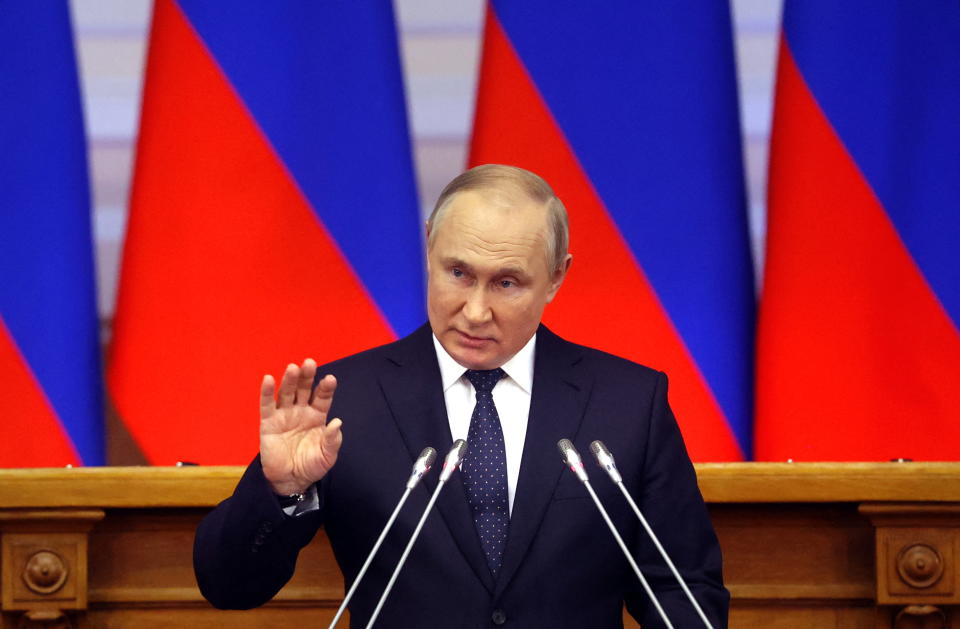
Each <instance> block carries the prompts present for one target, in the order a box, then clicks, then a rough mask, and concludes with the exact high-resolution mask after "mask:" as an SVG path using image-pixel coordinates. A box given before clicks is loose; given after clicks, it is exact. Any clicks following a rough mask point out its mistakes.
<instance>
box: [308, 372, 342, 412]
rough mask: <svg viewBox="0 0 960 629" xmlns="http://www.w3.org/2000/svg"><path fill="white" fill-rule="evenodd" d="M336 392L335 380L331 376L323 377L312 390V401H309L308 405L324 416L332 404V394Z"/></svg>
mask: <svg viewBox="0 0 960 629" xmlns="http://www.w3.org/2000/svg"><path fill="white" fill-rule="evenodd" d="M336 390H337V379H336V378H335V377H334V376H333V375H331V374H327V375H325V376H324V377H323V378H321V379H320V382H318V383H317V387H316V388H315V389H314V390H313V400H311V401H310V405H311V406H313V408H315V409H317V410H318V411H320V412H321V413H323V414H326V413H327V412H328V411H329V410H330V404H332V403H333V392H334V391H336Z"/></svg>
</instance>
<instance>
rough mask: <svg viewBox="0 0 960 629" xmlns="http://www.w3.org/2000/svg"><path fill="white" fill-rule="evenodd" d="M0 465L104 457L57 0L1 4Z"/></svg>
mask: <svg viewBox="0 0 960 629" xmlns="http://www.w3.org/2000/svg"><path fill="white" fill-rule="evenodd" d="M0 276H2V278H3V280H2V281H0V381H2V382H3V383H4V390H5V393H4V396H3V399H4V405H3V406H4V410H3V419H2V420H0V467H37V466H51V467H52V466H63V465H67V464H72V465H78V464H86V465H99V464H102V463H103V462H104V438H103V412H102V396H103V394H102V389H103V386H102V380H101V368H100V342H99V324H98V321H97V310H96V301H95V286H94V284H95V282H94V262H93V250H92V238H91V215H90V190H89V182H88V174H87V154H86V139H85V136H84V128H83V115H82V107H81V101H80V88H79V82H78V79H77V67H76V59H75V54H74V48H73V34H72V31H71V26H70V13H69V9H68V6H67V3H66V1H63V0H51V1H50V2H31V1H30V0H10V1H8V2H3V3H2V4H0Z"/></svg>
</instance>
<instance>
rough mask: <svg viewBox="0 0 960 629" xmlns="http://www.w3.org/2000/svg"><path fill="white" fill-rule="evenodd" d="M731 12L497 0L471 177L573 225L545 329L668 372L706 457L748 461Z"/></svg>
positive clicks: (697, 6)
mask: <svg viewBox="0 0 960 629" xmlns="http://www.w3.org/2000/svg"><path fill="white" fill-rule="evenodd" d="M740 143H741V139H740V127H739V114H738V107H737V92H736V76H735V69H734V56H733V42H732V34H731V23H730V10H729V7H728V5H727V3H726V2H712V3H706V4H704V3H692V2H636V1H634V0H622V1H614V2H600V3H596V2H593V3H589V2H565V3H556V2H551V1H549V0H536V1H529V2H508V1H499V0H494V1H493V2H492V3H491V4H490V6H489V8H488V12H487V22H486V33H485V40H484V47H483V55H482V65H481V77H480V86H479V94H478V98H477V111H476V120H475V126H474V135H473V145H472V150H471V154H470V162H471V164H479V163H486V162H494V163H504V164H512V165H516V166H521V167H524V168H528V169H530V170H532V171H534V172H536V173H538V174H539V175H541V176H543V177H544V178H545V179H546V180H547V181H549V182H550V183H551V185H552V186H553V187H554V189H555V191H556V192H557V194H558V196H559V197H560V198H561V199H562V200H563V202H564V204H565V205H566V207H567V210H568V212H569V214H570V231H571V244H570V250H571V252H572V253H573V255H574V263H573V267H572V269H571V271H570V274H569V275H568V277H567V279H566V282H565V284H564V286H563V289H562V290H561V291H560V293H559V295H558V297H557V299H556V300H555V301H554V303H553V304H551V306H550V307H549V308H548V309H547V314H546V318H545V321H546V323H547V324H548V325H550V326H551V327H552V328H553V329H554V330H555V331H557V332H558V333H559V334H561V335H563V336H565V337H566V338H568V339H570V340H572V341H576V342H579V343H584V344H587V345H591V346H594V347H597V348H600V349H603V350H606V351H609V352H611V353H614V354H618V355H621V356H624V357H627V358H630V359H633V360H635V361H638V362H641V363H644V364H647V365H651V366H654V367H656V368H657V369H661V370H663V371H665V372H666V373H667V374H669V376H670V379H671V380H670V381H671V388H670V402H671V405H672V406H673V409H674V411H675V412H676V414H677V416H678V420H679V422H680V426H681V429H682V431H683V433H684V438H685V440H686V443H687V447H688V449H689V451H690V453H691V456H692V457H693V458H694V459H695V460H699V461H726V460H739V459H742V458H744V457H746V456H749V453H750V436H751V425H750V423H751V422H750V409H751V405H752V391H751V379H752V361H753V350H752V338H753V324H754V320H753V313H754V294H753V279H752V271H751V260H750V250H749V242H748V230H747V215H746V201H745V192H744V177H743V166H742V160H741V148H740Z"/></svg>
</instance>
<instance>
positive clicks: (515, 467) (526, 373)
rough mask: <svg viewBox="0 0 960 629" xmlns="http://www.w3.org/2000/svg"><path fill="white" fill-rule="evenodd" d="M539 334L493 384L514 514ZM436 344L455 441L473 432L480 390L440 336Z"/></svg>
mask: <svg viewBox="0 0 960 629" xmlns="http://www.w3.org/2000/svg"><path fill="white" fill-rule="evenodd" d="M536 341H537V336H536V335H533V336H532V337H530V340H529V341H527V344H526V345H524V346H523V347H522V348H521V349H520V351H519V352H517V353H516V354H514V356H513V358H511V359H510V360H508V361H507V362H506V363H505V364H504V365H502V366H501V369H503V370H504V371H505V372H506V374H507V375H506V377H504V378H502V379H501V380H500V381H499V382H497V384H496V386H494V387H493V403H494V404H495V405H496V406H497V415H499V416H500V426H501V428H502V429H503V446H504V449H505V450H506V452H507V500H508V502H509V506H510V512H511V513H513V497H514V495H515V494H516V491H517V479H518V478H519V477H520V459H521V458H522V457H523V442H524V440H525V439H526V436H527V418H528V416H529V415H530V395H531V393H532V391H533V354H534V348H535V346H536ZM433 346H434V348H436V350H437V361H438V362H439V363H440V379H441V381H442V383H443V399H444V402H446V405H447V420H448V421H449V422H450V434H451V435H452V436H453V439H454V441H456V440H457V439H466V438H467V433H468V432H469V431H470V418H471V417H472V416H473V407H474V406H475V405H476V403H477V397H476V395H477V394H476V391H475V390H474V388H473V385H472V384H470V381H469V380H467V379H466V378H465V377H463V374H464V373H466V371H467V368H466V367H464V366H462V365H460V364H459V363H458V362H457V361H455V360H454V359H453V357H452V356H450V354H448V353H447V350H445V349H443V345H441V344H440V341H439V340H438V339H437V337H436V336H434V337H433Z"/></svg>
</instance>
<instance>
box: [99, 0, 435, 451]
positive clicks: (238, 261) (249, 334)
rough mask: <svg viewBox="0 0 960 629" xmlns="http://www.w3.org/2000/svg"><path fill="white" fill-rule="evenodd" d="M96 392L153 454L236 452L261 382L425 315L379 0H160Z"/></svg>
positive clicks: (392, 30)
mask: <svg viewBox="0 0 960 629" xmlns="http://www.w3.org/2000/svg"><path fill="white" fill-rule="evenodd" d="M135 170H136V172H135V177H134V185H133V192H132V198H131V207H130V219H129V225H128V230H127V240H126V243H125V247H124V257H123V270H122V278H121V282H120V288H119V294H118V303H117V316H116V321H115V327H114V334H115V338H114V341H113V344H112V349H111V357H110V365H109V371H108V384H109V388H110V392H111V394H112V396H113V400H114V402H115V404H116V406H117V409H118V411H119V414H120V415H121V417H122V419H123V421H124V422H125V423H126V426H127V427H128V428H129V429H130V431H131V433H132V434H133V436H134V438H135V440H136V442H137V443H138V445H139V446H140V448H141V449H142V450H143V452H144V453H145V454H146V456H147V458H148V460H150V461H151V462H152V463H158V464H169V463H172V462H174V461H176V460H190V461H196V462H200V463H204V464H226V463H234V464H235V463H242V462H246V461H248V460H249V458H250V456H251V454H252V453H254V452H256V450H257V447H258V445H257V444H258V441H257V439H258V438H257V435H258V416H257V409H256V404H255V399H256V395H257V391H258V390H259V383H260V379H261V377H262V375H263V374H264V373H273V374H279V373H281V372H282V370H283V368H284V367H285V365H286V364H287V363H289V362H293V361H297V362H299V361H301V360H302V359H303V358H305V357H307V356H310V357H313V358H316V359H317V360H318V361H320V362H321V363H322V362H324V361H328V360H331V359H334V358H337V357H340V356H343V355H346V354H350V353H353V352H356V351H359V350H362V349H365V348H368V347H371V346H374V345H377V344H381V343H385V342H388V341H391V340H393V339H395V338H396V337H397V336H398V335H402V334H405V333H407V332H410V331H412V330H413V329H414V328H415V327H416V326H418V325H420V324H421V323H422V322H423V321H424V320H425V314H424V312H425V311H424V298H423V270H422V246H421V238H422V236H421V233H420V232H421V226H420V220H419V209H418V205H417V198H416V189H415V184H414V177H413V168H412V158H411V152H410V144H409V137H408V131H407V120H406V107H405V101H404V95H403V85H402V79H401V72H400V63H399V56H398V42H397V35H396V26H395V23H394V17H393V11H392V6H391V3H390V2H389V0H378V1H376V2H359V3H354V2H311V1H307V0H300V1H297V2H281V3H265V2H257V1H253V0H243V1H238V2H230V3H214V2H206V1H203V0H156V3H155V8H154V15H153V24H152V28H151V35H150V48H149V53H148V62H147V71H146V83H145V87H144V95H143V111H142V117H141V123H140V138H139V144H138V150H137V160H136V167H135Z"/></svg>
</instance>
